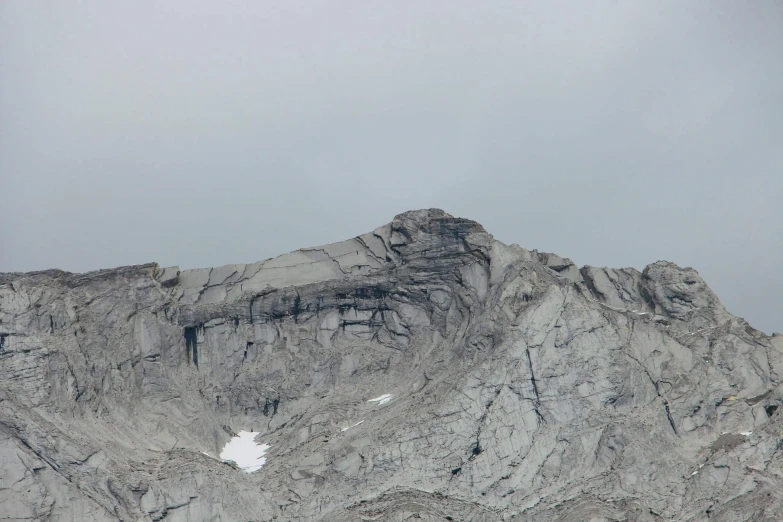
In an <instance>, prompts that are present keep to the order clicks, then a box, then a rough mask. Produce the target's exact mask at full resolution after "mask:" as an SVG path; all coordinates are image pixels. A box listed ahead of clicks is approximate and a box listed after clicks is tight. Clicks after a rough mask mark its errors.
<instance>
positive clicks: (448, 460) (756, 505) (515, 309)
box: [0, 209, 783, 522]
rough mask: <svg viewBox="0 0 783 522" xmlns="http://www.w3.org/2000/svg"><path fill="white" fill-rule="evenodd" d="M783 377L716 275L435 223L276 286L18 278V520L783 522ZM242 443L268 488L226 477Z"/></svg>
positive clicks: (192, 278)
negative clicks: (582, 259) (607, 261)
mask: <svg viewBox="0 0 783 522" xmlns="http://www.w3.org/2000/svg"><path fill="white" fill-rule="evenodd" d="M781 376H783V337H781V336H773V337H768V336H765V335H764V334H762V333H760V332H758V331H756V330H754V329H753V328H751V327H750V326H749V325H748V324H747V323H746V322H745V321H743V320H742V319H739V318H736V317H734V316H732V315H731V314H730V313H728V312H727V311H726V309H725V308H724V307H723V306H722V305H721V303H720V301H719V300H718V298H717V297H716V296H715V294H713V293H712V291H711V290H710V289H709V288H708V287H707V285H706V284H705V283H704V281H703V280H702V279H701V277H699V275H698V273H697V272H696V271H695V270H693V269H690V268H686V269H682V268H679V267H677V266H676V265H674V264H672V263H668V262H657V263H654V264H652V265H650V266H648V267H647V268H645V269H644V271H643V272H638V271H636V270H634V269H621V270H614V269H606V268H593V267H584V268H582V269H578V268H577V267H576V266H575V265H574V264H573V263H572V262H571V261H570V260H569V259H564V258H561V257H558V256H557V255H554V254H546V253H539V252H536V251H528V250H525V249H523V248H520V247H519V246H516V245H512V246H507V245H504V244H502V243H500V242H498V241H496V240H494V239H493V238H492V236H491V235H490V234H488V233H487V232H486V231H485V230H484V229H483V228H482V227H481V226H480V225H479V224H477V223H475V222H473V221H469V220H466V219H457V218H454V217H452V216H450V215H448V214H446V213H445V212H443V211H440V210H434V209H433V210H422V211H414V212H407V213H405V214H402V215H399V216H397V217H396V218H394V220H393V221H392V222H391V223H390V224H388V225H386V226H383V227H381V228H378V229H377V230H375V231H373V232H371V233H368V234H364V235H362V236H359V237H356V238H354V239H351V240H348V241H345V242H342V243H337V244H332V245H327V246H324V247H319V248H307V249H303V250H299V251H296V252H293V253H291V254H287V255H284V256H280V257H278V258H274V259H269V260H267V261H264V262H260V263H256V264H253V265H229V266H225V267H220V268H212V269H205V270H186V271H179V270H178V269H177V268H161V267H159V266H158V265H155V264H149V265H141V266H132V267H123V268H117V269H112V270H103V271H98V272H92V273H87V274H71V273H65V272H61V271H54V270H53V271H46V272H36V273H25V274H1V275H0V520H52V521H104V520H112V521H113V520H123V521H125V520H128V521H150V520H156V521H157V520H164V519H165V520H166V522H175V521H201V520H210V521H234V520H236V521H240V520H241V521H247V520H301V521H305V520H328V521H352V520H390V521H402V520H409V519H416V520H438V521H442V520H464V521H468V520H473V521H483V520H486V521H500V520H518V521H523V520H524V521H528V520H529V521H584V520H594V521H601V520H616V521H664V520H665V521H669V520H679V521H684V520H707V519H709V520H711V521H714V520H718V521H734V520H769V521H772V520H783V480H782V479H781V477H782V476H783V449H782V448H783V426H782V424H781V420H780V419H781V414H780V413H781V412H780V411H779V410H778V406H779V405H780V404H781V402H783V387H781V382H780V378H781ZM386 394H390V395H392V398H391V400H390V401H383V400H376V401H374V402H368V401H369V400H370V399H373V398H379V397H380V396H383V395H386ZM781 411H783V410H781ZM346 428H348V429H346ZM240 430H253V431H254V432H258V433H259V436H258V441H259V442H263V443H267V444H270V445H271V449H269V451H268V452H267V454H266V457H267V459H268V461H267V463H266V465H265V466H264V467H262V468H261V469H260V471H258V472H256V473H252V474H247V473H244V472H243V471H241V470H239V469H237V468H236V467H234V466H233V465H232V464H230V463H224V462H221V461H220V460H219V459H218V458H216V456H217V455H218V454H219V453H220V450H221V448H222V447H223V446H224V445H225V444H226V442H228V440H229V439H230V438H231V435H232V434H234V433H236V432H239V431H240Z"/></svg>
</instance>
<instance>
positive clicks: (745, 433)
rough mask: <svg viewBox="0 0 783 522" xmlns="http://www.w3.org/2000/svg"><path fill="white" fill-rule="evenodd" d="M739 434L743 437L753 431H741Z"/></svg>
mask: <svg viewBox="0 0 783 522" xmlns="http://www.w3.org/2000/svg"><path fill="white" fill-rule="evenodd" d="M740 435H742V436H744V437H750V436H751V435H753V432H752V431H741V432H740Z"/></svg>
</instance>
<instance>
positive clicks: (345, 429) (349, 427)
mask: <svg viewBox="0 0 783 522" xmlns="http://www.w3.org/2000/svg"><path fill="white" fill-rule="evenodd" d="M362 422H364V420H360V421H359V422H357V423H356V424H352V425H351V426H348V427H347V428H343V429H342V430H340V431H348V430H350V429H351V428H355V427H356V426H358V425H359V424H361V423H362Z"/></svg>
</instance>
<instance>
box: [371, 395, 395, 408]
mask: <svg viewBox="0 0 783 522" xmlns="http://www.w3.org/2000/svg"><path fill="white" fill-rule="evenodd" d="M392 397H394V395H392V394H391V393H385V394H383V395H381V396H380V397H376V398H374V399H370V400H369V401H367V402H377V403H378V406H382V405H384V404H386V403H387V402H389V401H390V400H392Z"/></svg>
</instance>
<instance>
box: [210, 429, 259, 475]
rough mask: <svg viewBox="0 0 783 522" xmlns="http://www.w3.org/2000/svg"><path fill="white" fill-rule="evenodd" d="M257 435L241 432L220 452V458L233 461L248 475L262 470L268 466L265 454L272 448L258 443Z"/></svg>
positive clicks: (250, 432)
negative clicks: (264, 466) (262, 467)
mask: <svg viewBox="0 0 783 522" xmlns="http://www.w3.org/2000/svg"><path fill="white" fill-rule="evenodd" d="M256 435H258V433H253V432H252V431H240V432H239V434H237V435H236V436H235V437H232V438H231V440H230V441H228V443H226V446H225V447H224V448H223V451H221V452H220V458H221V459H223V460H233V461H234V462H236V463H237V466H239V467H240V468H242V469H243V470H244V471H245V472H247V473H253V472H254V471H258V470H259V469H261V466H263V465H264V464H266V457H264V454H265V453H266V450H268V449H269V448H271V447H272V446H270V445H269V444H259V443H257V442H256V440H255V439H256Z"/></svg>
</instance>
